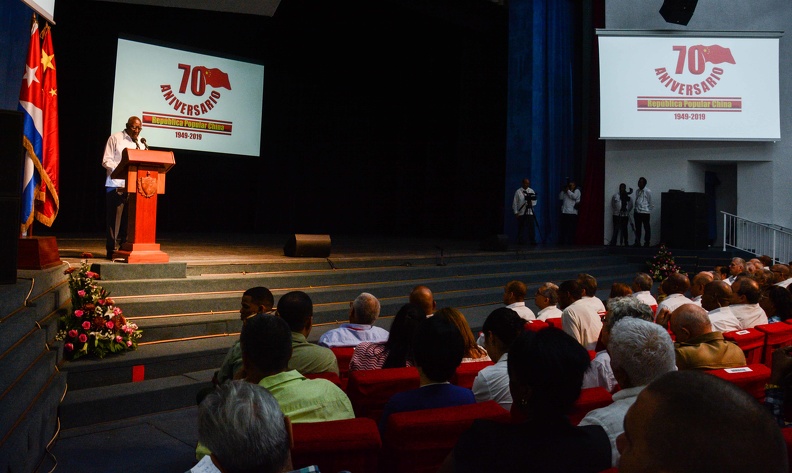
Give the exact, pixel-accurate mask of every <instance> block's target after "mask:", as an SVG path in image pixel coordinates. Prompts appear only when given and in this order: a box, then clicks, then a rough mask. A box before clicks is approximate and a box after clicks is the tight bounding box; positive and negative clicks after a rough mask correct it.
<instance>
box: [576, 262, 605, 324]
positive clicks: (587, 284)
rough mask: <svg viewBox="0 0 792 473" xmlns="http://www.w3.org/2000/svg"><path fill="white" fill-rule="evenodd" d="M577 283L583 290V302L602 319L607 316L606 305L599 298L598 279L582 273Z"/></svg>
mask: <svg viewBox="0 0 792 473" xmlns="http://www.w3.org/2000/svg"><path fill="white" fill-rule="evenodd" d="M577 283H578V284H579V285H580V287H581V289H583V297H581V300H582V301H583V302H585V303H586V304H589V305H590V306H591V307H592V308H593V309H594V310H596V311H597V313H598V314H599V316H600V317H604V316H605V304H603V303H602V301H601V300H600V299H599V298H598V297H597V279H596V278H594V276H592V275H590V274H586V273H580V274H578V277H577Z"/></svg>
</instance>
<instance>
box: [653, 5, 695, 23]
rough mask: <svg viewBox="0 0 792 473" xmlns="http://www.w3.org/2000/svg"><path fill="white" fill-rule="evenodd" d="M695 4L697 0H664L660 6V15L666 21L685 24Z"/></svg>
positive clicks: (688, 20) (691, 15) (691, 14)
mask: <svg viewBox="0 0 792 473" xmlns="http://www.w3.org/2000/svg"><path fill="white" fill-rule="evenodd" d="M697 4H698V0H665V1H664V2H663V6H662V7H660V15H662V16H663V19H664V20H665V21H666V22H668V23H676V24H677V25H686V26H687V24H688V23H689V22H690V19H691V18H692V17H693V12H694V11H696V5H697Z"/></svg>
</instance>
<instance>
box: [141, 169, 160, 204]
mask: <svg viewBox="0 0 792 473" xmlns="http://www.w3.org/2000/svg"><path fill="white" fill-rule="evenodd" d="M137 188H138V194H141V195H142V196H143V197H145V198H147V199H148V198H150V197H151V196H153V195H155V194H156V193H157V179H156V178H153V177H151V174H150V173H149V172H146V177H139V178H138V182H137Z"/></svg>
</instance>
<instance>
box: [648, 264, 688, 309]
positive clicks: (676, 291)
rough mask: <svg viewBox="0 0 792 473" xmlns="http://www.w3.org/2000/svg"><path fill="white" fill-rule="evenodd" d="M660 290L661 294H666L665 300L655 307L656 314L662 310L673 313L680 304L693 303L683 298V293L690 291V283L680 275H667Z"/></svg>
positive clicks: (685, 277)
mask: <svg viewBox="0 0 792 473" xmlns="http://www.w3.org/2000/svg"><path fill="white" fill-rule="evenodd" d="M660 288H661V289H662V290H663V294H666V298H665V299H663V301H662V302H661V303H660V304H658V305H657V311H658V312H659V311H661V310H663V309H664V308H665V309H668V310H669V311H671V312H673V311H674V310H675V309H676V308H677V307H679V306H681V305H682V304H691V303H692V302H693V301H691V300H690V299H688V298H687V297H685V293H686V292H687V290H688V289H690V281H689V280H688V277H687V276H685V275H684V274H682V273H671V274H669V275H668V277H667V278H666V279H665V281H663V282H662V284H661V285H660Z"/></svg>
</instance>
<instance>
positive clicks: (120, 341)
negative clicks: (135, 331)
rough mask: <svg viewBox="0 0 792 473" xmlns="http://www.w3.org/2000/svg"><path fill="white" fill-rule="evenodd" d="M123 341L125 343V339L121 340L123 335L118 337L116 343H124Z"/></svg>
mask: <svg viewBox="0 0 792 473" xmlns="http://www.w3.org/2000/svg"><path fill="white" fill-rule="evenodd" d="M123 341H124V339H123V338H121V335H118V336H116V342H118V343H122V342H123Z"/></svg>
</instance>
